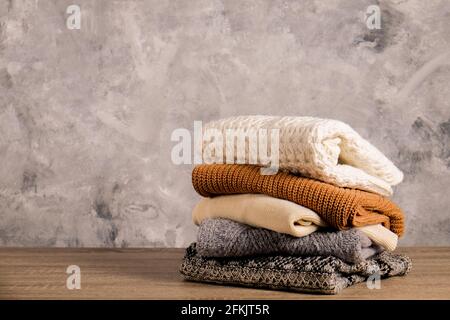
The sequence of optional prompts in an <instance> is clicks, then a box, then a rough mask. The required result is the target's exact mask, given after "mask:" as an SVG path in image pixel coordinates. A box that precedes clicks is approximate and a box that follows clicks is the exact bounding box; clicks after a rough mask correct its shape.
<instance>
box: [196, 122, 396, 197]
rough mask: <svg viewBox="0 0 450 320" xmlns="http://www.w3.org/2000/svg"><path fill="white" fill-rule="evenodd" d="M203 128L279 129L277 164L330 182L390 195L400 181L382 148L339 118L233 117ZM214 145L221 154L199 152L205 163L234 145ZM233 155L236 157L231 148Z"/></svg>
mask: <svg viewBox="0 0 450 320" xmlns="http://www.w3.org/2000/svg"><path fill="white" fill-rule="evenodd" d="M209 129H217V130H219V131H220V132H221V133H222V135H223V136H224V137H225V136H226V130H227V129H234V130H242V132H243V133H248V132H250V131H255V130H259V129H279V138H280V141H279V167H280V169H282V170H286V171H289V172H292V173H300V174H302V175H304V176H307V177H310V178H314V179H318V180H321V181H324V182H327V183H331V184H334V185H336V186H340V187H349V188H355V189H361V190H366V191H371V192H375V193H379V194H382V195H391V194H392V188H391V186H392V185H396V184H398V183H400V182H401V181H402V180H403V173H402V172H401V171H400V170H399V169H398V168H397V167H396V166H395V165H394V164H393V163H392V162H391V161H390V160H389V159H388V158H386V157H385V156H384V155H383V153H381V152H380V151H379V150H378V149H377V148H376V147H374V146H373V145H372V144H370V143H369V142H368V141H367V140H365V139H363V138H362V137H361V136H360V135H359V134H358V133H357V132H356V131H354V130H353V129H352V128H351V127H350V126H349V125H347V124H345V123H343V122H341V121H337V120H329V119H319V118H312V117H275V116H238V117H232V118H226V119H222V120H218V121H213V122H209V123H207V124H206V125H205V126H204V130H205V131H206V130H209ZM269 136H270V135H269ZM214 143H215V142H214V141H205V142H204V147H205V146H206V145H209V146H211V147H216V145H214ZM217 147H221V148H223V149H222V150H223V152H222V155H223V156H222V158H220V159H216V155H215V154H214V153H212V154H211V155H208V154H204V155H203V157H204V161H205V163H226V161H225V160H226V158H225V156H226V152H227V149H230V150H228V151H235V149H236V146H232V145H226V143H225V144H221V145H220V146H219V145H217ZM233 148H234V150H232V149H233ZM249 150H250V149H249V148H247V147H246V150H245V151H246V152H245V159H241V160H246V161H247V162H245V163H249V162H248V159H249V157H248V155H249ZM269 150H271V149H270V139H269ZM255 154H257V153H255ZM234 155H235V158H234V160H235V161H236V160H238V159H237V152H234ZM258 161H259V162H258V163H252V164H259V165H263V163H261V161H260V159H258ZM234 163H237V162H234Z"/></svg>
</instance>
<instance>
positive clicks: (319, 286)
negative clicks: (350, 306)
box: [180, 243, 411, 294]
mask: <svg viewBox="0 0 450 320" xmlns="http://www.w3.org/2000/svg"><path fill="white" fill-rule="evenodd" d="M410 268H411V260H410V259H409V258H408V257H406V256H403V255H398V254H394V253H391V252H387V251H385V252H382V253H380V254H378V255H376V256H375V257H374V258H372V259H369V260H366V261H364V262H361V263H358V264H348V263H345V262H343V261H342V260H340V259H338V258H336V257H333V256H327V257H324V256H314V257H313V256H307V257H294V256H281V255H274V256H259V257H251V258H235V259H230V258H204V257H201V256H199V255H198V253H197V250H196V245H195V243H193V244H191V246H189V248H187V250H186V254H185V257H184V259H183V262H182V264H181V267H180V272H181V274H182V275H183V276H184V277H185V279H186V280H192V281H200V282H210V283H218V284H230V285H240V286H250V287H261V288H268V289H275V290H292V291H299V292H310V293H321V294H337V293H339V292H340V291H342V290H343V289H344V288H346V287H348V286H351V285H353V284H355V283H359V282H362V281H365V280H366V279H367V278H368V277H369V276H371V275H379V276H380V277H381V278H386V277H392V276H402V275H405V274H407V273H408V272H409V270H410Z"/></svg>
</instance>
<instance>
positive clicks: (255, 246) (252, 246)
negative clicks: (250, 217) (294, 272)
mask: <svg viewBox="0 0 450 320" xmlns="http://www.w3.org/2000/svg"><path fill="white" fill-rule="evenodd" d="M381 251H383V248H382V247H380V246H378V245H376V244H374V243H372V241H371V240H370V239H369V238H368V237H367V236H366V235H365V234H364V233H362V232H361V231H358V230H355V229H350V230H346V231H336V230H333V231H330V232H327V231H316V232H314V233H312V234H310V235H308V236H305V237H300V238H298V237H293V236H291V235H287V234H282V233H278V232H275V231H271V230H267V229H262V228H253V227H250V226H248V225H245V224H242V223H238V222H235V221H232V220H228V219H221V218H218V219H206V220H204V221H203V222H202V223H201V224H200V228H199V230H198V234H197V252H198V254H199V255H200V256H203V257H242V256H256V255H268V254H287V255H294V256H329V255H332V256H335V257H337V258H339V259H341V260H343V261H346V262H351V263H357V262H361V261H364V260H366V259H367V258H369V257H371V256H373V255H375V254H377V253H379V252H381Z"/></svg>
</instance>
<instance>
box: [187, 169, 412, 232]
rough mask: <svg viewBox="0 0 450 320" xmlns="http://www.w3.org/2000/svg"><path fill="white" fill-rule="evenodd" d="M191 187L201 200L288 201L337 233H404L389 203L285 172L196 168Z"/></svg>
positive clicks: (399, 215)
mask: <svg viewBox="0 0 450 320" xmlns="http://www.w3.org/2000/svg"><path fill="white" fill-rule="evenodd" d="M192 183H193V186H194V188H195V190H196V191H197V192H198V193H199V194H200V195H202V196H204V197H211V196H215V195H224V194H241V193H261V194H266V195H269V196H272V197H276V198H280V199H285V200H289V201H292V202H295V203H297V204H299V205H302V206H304V207H307V208H309V209H311V210H313V211H315V212H316V213H317V214H319V215H320V216H321V217H322V218H323V219H324V220H325V221H326V222H327V223H328V224H329V225H330V226H333V227H335V228H337V229H339V230H345V229H348V228H351V227H359V226H365V225H372V224H378V223H382V224H383V225H384V226H385V227H386V228H388V229H390V230H392V231H393V232H394V233H396V234H397V235H399V236H401V235H402V234H403V231H404V216H403V213H402V211H401V209H400V208H399V207H397V206H396V205H395V204H394V203H392V202H391V201H389V200H388V199H386V198H384V197H382V196H379V195H377V194H374V193H370V192H365V191H361V190H355V189H348V188H340V187H336V186H333V185H330V184H327V183H323V182H320V181H317V180H313V179H308V178H303V177H299V176H295V175H292V174H289V173H286V172H279V173H277V174H275V175H261V174H260V171H259V168H258V167H257V166H251V165H226V164H217V165H199V166H196V167H195V168H194V170H193V172H192Z"/></svg>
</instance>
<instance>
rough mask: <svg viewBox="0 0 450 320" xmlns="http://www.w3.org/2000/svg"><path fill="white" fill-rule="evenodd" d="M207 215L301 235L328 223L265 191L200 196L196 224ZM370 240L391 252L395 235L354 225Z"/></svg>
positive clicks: (194, 213)
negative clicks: (262, 192)
mask: <svg viewBox="0 0 450 320" xmlns="http://www.w3.org/2000/svg"><path fill="white" fill-rule="evenodd" d="M209 218H225V219H229V220H233V221H235V222H240V223H243V224H246V225H249V226H252V227H256V228H264V229H269V230H272V231H276V232H278V233H285V234H289V235H291V236H294V237H304V236H307V235H308V234H311V233H313V232H315V231H317V230H319V229H323V228H324V227H329V226H328V224H327V223H326V222H325V221H324V220H323V219H322V218H321V217H320V216H319V215H318V214H317V213H315V212H314V211H312V210H310V209H308V208H305V207H303V206H301V205H299V204H296V203H294V202H291V201H288V200H283V199H278V198H274V197H270V196H267V195H265V194H252V193H245V194H232V195H225V196H217V197H214V198H203V199H201V200H200V201H199V202H198V203H197V205H196V206H195V207H194V210H192V220H193V222H194V223H195V224H196V225H199V224H200V223H201V222H202V221H204V220H205V219H209ZM353 229H357V230H359V231H361V232H363V233H364V234H365V235H367V236H368V237H369V238H370V240H372V241H373V242H374V243H376V244H378V245H380V246H382V247H383V248H385V249H386V250H389V251H394V250H395V248H396V247H397V242H398V236H397V235H396V234H395V233H393V232H392V231H391V230H389V229H386V228H385V227H383V226H382V225H381V224H374V225H367V226H362V227H354V228H353Z"/></svg>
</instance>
